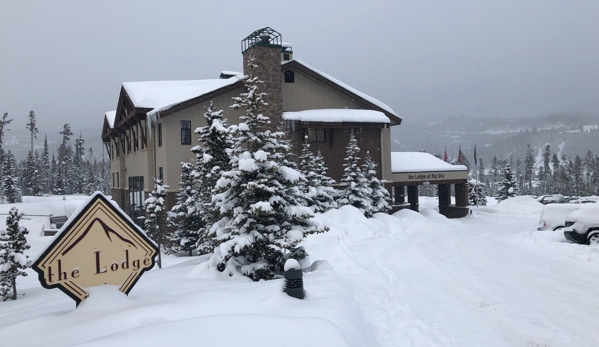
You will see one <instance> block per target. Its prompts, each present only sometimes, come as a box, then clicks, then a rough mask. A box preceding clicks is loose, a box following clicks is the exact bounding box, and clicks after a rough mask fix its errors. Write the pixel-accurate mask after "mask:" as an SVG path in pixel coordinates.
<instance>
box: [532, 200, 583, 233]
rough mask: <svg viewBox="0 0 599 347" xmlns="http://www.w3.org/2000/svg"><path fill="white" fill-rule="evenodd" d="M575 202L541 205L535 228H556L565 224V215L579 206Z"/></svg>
mask: <svg viewBox="0 0 599 347" xmlns="http://www.w3.org/2000/svg"><path fill="white" fill-rule="evenodd" d="M580 207H581V206H580V205H577V204H549V205H545V206H544V207H543V211H542V212H541V217H540V218H539V226H538V227H537V230H556V229H559V228H563V227H565V226H566V216H568V215H569V214H570V213H571V212H572V211H576V210H578V209H579V208H580Z"/></svg>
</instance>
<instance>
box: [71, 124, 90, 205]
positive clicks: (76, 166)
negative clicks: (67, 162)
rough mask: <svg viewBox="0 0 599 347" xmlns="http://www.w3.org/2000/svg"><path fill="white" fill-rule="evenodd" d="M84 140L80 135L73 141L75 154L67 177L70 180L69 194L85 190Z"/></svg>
mask: <svg viewBox="0 0 599 347" xmlns="http://www.w3.org/2000/svg"><path fill="white" fill-rule="evenodd" d="M84 143H85V140H84V139H83V137H82V135H81V134H80V135H79V137H78V138H76V139H75V153H74V155H73V158H72V165H71V169H70V170H71V171H70V172H69V174H68V176H69V177H71V178H70V183H71V184H70V186H71V189H70V192H71V193H74V194H81V193H84V190H85V181H86V178H87V175H86V167H85V164H84V163H85V161H84V160H85V148H84V147H83V144H84Z"/></svg>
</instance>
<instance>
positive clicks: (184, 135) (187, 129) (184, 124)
mask: <svg viewBox="0 0 599 347" xmlns="http://www.w3.org/2000/svg"><path fill="white" fill-rule="evenodd" d="M181 144H182V145H191V121H190V120H182V121H181Z"/></svg>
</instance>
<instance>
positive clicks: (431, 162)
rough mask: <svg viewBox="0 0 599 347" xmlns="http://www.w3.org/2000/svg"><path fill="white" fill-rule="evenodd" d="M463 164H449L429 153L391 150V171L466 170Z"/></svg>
mask: <svg viewBox="0 0 599 347" xmlns="http://www.w3.org/2000/svg"><path fill="white" fill-rule="evenodd" d="M466 170H467V168H466V166H465V165H451V164H449V163H446V162H444V161H443V160H441V159H439V158H437V157H435V156H434V155H432V154H429V153H423V152H391V172H393V173H402V172H430V171H466Z"/></svg>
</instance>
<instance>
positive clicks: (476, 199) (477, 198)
mask: <svg viewBox="0 0 599 347" xmlns="http://www.w3.org/2000/svg"><path fill="white" fill-rule="evenodd" d="M468 202H469V203H470V205H472V206H487V193H486V192H485V187H484V185H483V184H482V182H480V181H477V180H469V181H468Z"/></svg>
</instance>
